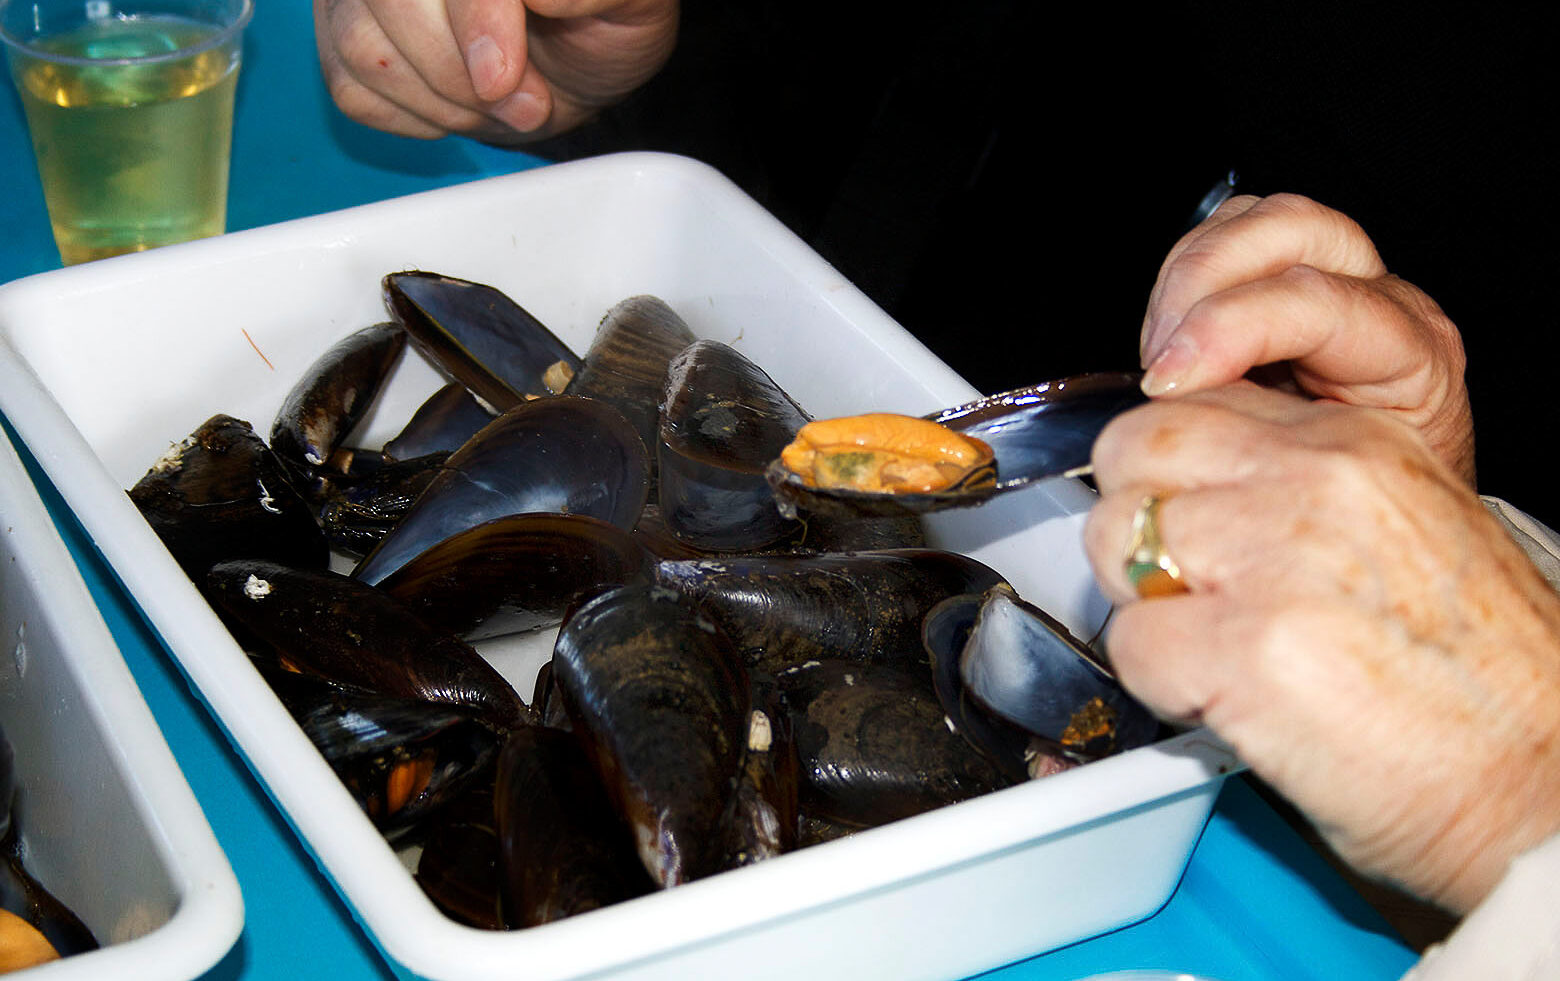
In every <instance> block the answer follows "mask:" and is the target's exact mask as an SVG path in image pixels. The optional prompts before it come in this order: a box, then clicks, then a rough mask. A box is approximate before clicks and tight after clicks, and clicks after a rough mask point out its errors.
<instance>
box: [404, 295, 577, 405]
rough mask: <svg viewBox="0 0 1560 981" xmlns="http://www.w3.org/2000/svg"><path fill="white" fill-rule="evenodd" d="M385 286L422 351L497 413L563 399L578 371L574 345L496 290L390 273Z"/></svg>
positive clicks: (407, 331) (415, 343) (413, 340)
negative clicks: (548, 397)
mask: <svg viewBox="0 0 1560 981" xmlns="http://www.w3.org/2000/svg"><path fill="white" fill-rule="evenodd" d="M383 285H384V296H385V305H386V306H387V307H389V309H390V313H391V315H392V316H394V317H395V319H396V321H397V322H398V323H399V324H400V325H401V326H402V327H404V328H405V329H406V333H407V335H408V336H409V337H410V338H411V340H412V343H413V344H414V345H415V346H416V347H417V348H418V350H420V351H422V352H423V353H424V354H425V355H427V357H428V358H429V359H430V360H431V361H433V362H434V363H435V364H438V365H439V366H441V367H442V368H444V369H445V370H446V371H447V372H449V373H450V375H452V376H453V377H454V378H455V379H456V380H458V381H460V382H461V383H462V384H464V385H465V386H466V387H467V388H469V389H470V390H471V391H472V393H473V394H475V395H476V396H477V397H478V398H480V399H481V400H482V401H484V402H486V403H487V404H488V405H490V406H492V407H493V409H494V410H495V411H498V412H502V411H504V410H505V409H509V408H512V407H514V406H516V405H519V404H520V403H521V402H523V401H525V400H526V399H527V398H535V397H537V396H541V395H553V394H559V393H562V392H563V390H564V389H565V388H567V387H568V384H569V381H570V379H572V378H573V377H574V374H575V372H577V371H579V368H580V358H579V356H578V355H577V354H575V353H574V352H573V351H571V350H570V349H569V346H568V345H567V344H565V343H563V342H562V341H561V340H559V339H558V338H557V336H555V335H554V334H553V333H552V331H550V330H548V329H547V327H546V326H545V325H544V324H542V322H541V321H539V320H537V319H536V318H535V317H533V316H532V315H531V314H530V313H529V312H528V311H527V310H526V309H525V308H524V307H522V306H520V304H518V303H516V302H515V301H514V300H512V299H510V297H509V296H508V295H507V294H505V293H503V292H501V291H500V290H497V289H494V288H493V287H491V286H487V285H484V284H482V283H473V282H470V281H469V280H464V279H457V278H455V277H454V276H443V275H440V274H438V273H432V272H425V271H413V272H401V273H391V274H390V275H388V276H386V277H385V278H384V283H383Z"/></svg>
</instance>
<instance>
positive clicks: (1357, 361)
mask: <svg viewBox="0 0 1560 981" xmlns="http://www.w3.org/2000/svg"><path fill="white" fill-rule="evenodd" d="M1141 347H1142V359H1143V364H1144V366H1145V367H1146V368H1147V369H1148V370H1147V374H1146V376H1145V378H1144V389H1145V391H1147V392H1148V393H1149V394H1151V395H1164V396H1170V397H1175V396H1179V395H1182V394H1185V393H1188V392H1195V391H1200V390H1204V389H1208V388H1212V387H1215V386H1218V385H1223V384H1225V383H1227V382H1230V381H1234V380H1235V379H1237V378H1240V377H1242V376H1243V375H1245V374H1246V373H1247V372H1248V371H1250V370H1251V369H1252V368H1255V367H1259V366H1263V365H1271V364H1279V363H1284V364H1287V366H1288V368H1289V370H1290V372H1291V373H1292V377H1293V382H1294V384H1295V386H1296V387H1297V388H1298V390H1299V391H1301V392H1304V393H1305V394H1307V395H1309V396H1311V397H1313V398H1324V399H1333V400H1336V401H1339V402H1346V403H1349V404H1351V405H1361V406H1369V407H1372V408H1378V409H1386V410H1388V411H1390V412H1391V413H1393V414H1394V415H1396V416H1397V417H1398V418H1400V419H1402V420H1404V421H1405V422H1407V423H1409V424H1410V425H1412V426H1414V427H1415V428H1416V429H1419V430H1420V431H1421V432H1422V433H1423V434H1424V436H1425V439H1426V440H1427V441H1428V442H1429V444H1430V446H1431V447H1432V448H1433V449H1434V450H1435V452H1436V453H1437V454H1438V455H1440V457H1441V458H1442V459H1443V460H1444V461H1446V463H1447V464H1448V465H1450V466H1451V467H1452V469H1453V471H1454V472H1456V473H1457V474H1458V475H1459V476H1460V477H1461V478H1462V479H1463V480H1464V481H1466V482H1467V483H1468V484H1469V485H1470V486H1471V485H1472V484H1473V480H1474V463H1473V421H1472V416H1471V413H1470V411H1469V407H1468V393H1467V390H1466V388H1464V386H1463V367H1464V356H1463V348H1462V340H1461V338H1460V336H1459V335H1458V332H1457V328H1456V327H1455V326H1454V325H1453V324H1452V322H1451V321H1450V320H1449V319H1447V317H1446V315H1445V314H1444V313H1442V311H1441V309H1440V307H1439V306H1437V305H1436V303H1435V301H1433V300H1431V299H1430V298H1429V297H1428V296H1426V295H1425V294H1424V293H1422V292H1421V291H1420V290H1418V289H1417V288H1416V287H1414V286H1413V285H1411V284H1409V283H1407V282H1404V281H1403V280H1401V279H1399V278H1397V277H1396V276H1393V275H1391V274H1389V273H1388V272H1387V270H1386V267H1385V265H1383V263H1382V261H1381V258H1380V257H1379V256H1378V255H1377V254H1376V249H1375V246H1374V245H1373V244H1372V243H1371V241H1370V239H1369V238H1367V237H1366V235H1365V233H1364V232H1363V231H1362V230H1361V229H1360V227H1359V226H1358V225H1356V224H1355V223H1354V222H1353V221H1352V220H1351V219H1349V218H1348V217H1346V216H1345V215H1342V214H1340V213H1338V212H1336V211H1333V210H1332V209H1330V208H1326V207H1324V206H1322V205H1320V204H1317V203H1316V202H1314V201H1311V200H1309V199H1307V198H1304V197H1299V196H1297V195H1291V194H1280V195H1274V196H1272V197H1267V198H1255V197H1251V196H1249V195H1246V196H1239V197H1235V198H1231V199H1230V200H1229V201H1226V202H1225V203H1224V204H1223V205H1222V206H1220V208H1219V209H1218V210H1217V211H1215V212H1214V214H1213V215H1212V216H1211V217H1209V219H1208V220H1207V221H1205V222H1203V223H1202V224H1201V225H1199V226H1198V227H1197V228H1195V229H1193V230H1192V231H1191V232H1189V233H1187V234H1186V235H1185V236H1184V237H1183V238H1182V239H1181V240H1180V241H1179V242H1177V243H1176V245H1175V247H1174V248H1173V249H1171V251H1170V254H1169V256H1168V257H1167V258H1166V260H1165V263H1164V265H1163V267H1162V268H1161V269H1160V273H1159V278H1158V280H1157V282H1156V283H1155V285H1154V289H1153V292H1152V294H1151V295H1150V298H1149V303H1148V311H1147V314H1146V316H1145V318H1144V322H1143V333H1142V342H1141Z"/></svg>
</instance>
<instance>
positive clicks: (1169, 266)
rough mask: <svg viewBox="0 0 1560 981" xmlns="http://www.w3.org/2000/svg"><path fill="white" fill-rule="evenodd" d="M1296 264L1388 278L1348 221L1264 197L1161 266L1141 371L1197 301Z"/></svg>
mask: <svg viewBox="0 0 1560 981" xmlns="http://www.w3.org/2000/svg"><path fill="white" fill-rule="evenodd" d="M1232 210H1233V209H1232ZM1217 214H1218V213H1217V212H1215V215H1216V216H1217ZM1295 265H1307V266H1314V267H1316V268H1318V269H1321V270H1324V271H1326V272H1332V273H1340V274H1343V275H1348V276H1360V277H1365V278H1374V277H1378V276H1382V275H1385V273H1386V268H1385V267H1384V266H1383V265H1382V263H1381V258H1380V257H1379V256H1378V255H1377V254H1376V249H1375V247H1374V246H1373V245H1372V244H1371V242H1370V239H1369V238H1367V237H1366V236H1365V233H1364V232H1363V231H1362V230H1361V229H1360V227H1359V226H1358V225H1356V224H1355V223H1354V221H1353V220H1352V219H1350V218H1348V217H1347V216H1346V215H1343V214H1341V213H1339V212H1337V211H1333V210H1332V209H1331V208H1327V207H1325V206H1323V205H1321V204H1318V203H1316V202H1314V201H1311V200H1310V199H1308V198H1303V197H1300V196H1298V195H1290V194H1278V195H1273V196H1271V197H1267V198H1262V199H1261V200H1259V201H1257V202H1255V203H1253V204H1251V205H1250V206H1249V207H1244V208H1243V210H1240V211H1239V213H1237V214H1233V215H1232V216H1230V217H1229V218H1227V219H1225V220H1222V221H1219V222H1217V223H1212V224H1207V225H1206V227H1204V226H1199V229H1197V230H1195V231H1194V232H1193V234H1192V236H1190V237H1189V240H1184V247H1182V248H1181V250H1180V251H1179V252H1174V253H1172V256H1171V258H1170V259H1168V260H1167V261H1166V262H1165V264H1164V266H1163V267H1161V269H1160V272H1159V277H1158V279H1157V280H1156V282H1155V283H1154V288H1153V290H1152V291H1151V292H1150V294H1149V303H1148V312H1147V316H1146V317H1145V320H1144V327H1143V344H1142V356H1143V364H1144V365H1145V366H1146V365H1148V364H1151V363H1153V361H1154V359H1155V358H1157V357H1158V356H1159V355H1160V353H1161V352H1162V351H1163V350H1164V349H1165V347H1166V346H1167V345H1168V344H1169V343H1170V340H1171V335H1172V334H1173V333H1174V331H1175V328H1176V327H1177V325H1179V323H1180V322H1181V318H1183V317H1184V316H1185V315H1186V312H1187V311H1188V310H1189V309H1191V307H1192V305H1193V304H1195V303H1196V302H1197V301H1198V300H1200V299H1202V298H1203V297H1205V296H1208V295H1210V294H1212V293H1217V292H1219V291H1221V290H1224V289H1228V288H1230V287H1232V286H1234V285H1236V284H1238V283H1242V282H1247V281H1250V280H1254V279H1261V278H1264V277H1266V276H1271V275H1275V274H1277V273H1278V272H1280V271H1282V270H1284V269H1286V268H1288V267H1290V266H1295Z"/></svg>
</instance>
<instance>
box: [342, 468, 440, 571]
mask: <svg viewBox="0 0 1560 981" xmlns="http://www.w3.org/2000/svg"><path fill="white" fill-rule="evenodd" d="M448 457H449V454H448V453H430V454H428V455H427V456H420V457H416V458H414V459H410V460H394V459H390V458H388V457H385V458H383V459H382V465H381V466H378V467H376V468H375V469H373V470H372V471H371V472H369V473H366V474H364V475H363V476H361V477H358V478H357V479H354V480H350V481H345V480H341V481H332V482H331V483H332V487H331V489H330V491H329V493H328V494H327V495H326V497H325V499H324V500H323V501H322V502H321V503H320V506H319V523H320V527H321V528H322V529H324V531H325V537H326V538H327V539H328V540H329V541H330V544H331V547H332V548H335V549H337V550H338V551H341V552H344V553H345V554H347V555H355V556H357V557H359V558H362V557H363V556H365V555H367V554H368V553H369V552H372V551H373V550H374V549H375V547H377V546H378V545H379V543H380V542H382V541H384V538H385V536H386V535H388V534H390V532H391V530H392V529H394V528H395V526H396V525H398V524H400V523H401V519H402V518H404V517H406V512H408V511H410V510H411V508H412V505H413V504H415V503H416V501H417V498H419V497H421V496H422V492H423V491H424V490H426V489H427V488H428V485H429V484H430V483H432V482H433V479H434V478H435V477H437V476H438V475H439V471H440V468H441V467H442V466H443V465H444V461H445V460H446V459H448Z"/></svg>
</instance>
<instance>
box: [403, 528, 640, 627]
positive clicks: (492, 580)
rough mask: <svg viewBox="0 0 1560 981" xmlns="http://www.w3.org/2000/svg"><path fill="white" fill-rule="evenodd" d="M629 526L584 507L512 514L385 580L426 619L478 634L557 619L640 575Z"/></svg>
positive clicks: (435, 624) (443, 546)
mask: <svg viewBox="0 0 1560 981" xmlns="http://www.w3.org/2000/svg"><path fill="white" fill-rule="evenodd" d="M648 566H649V556H648V555H647V553H646V552H645V550H644V548H643V546H641V545H640V544H639V541H638V540H637V539H636V538H635V537H634V536H633V535H632V534H630V533H629V532H627V531H624V530H623V529H621V528H619V527H617V526H616V525H613V524H609V523H608V522H605V521H602V520H600V519H598V518H592V517H589V516H587V515H581V514H514V515H508V516H506V517H502V518H494V519H493V520H492V521H487V522H484V523H482V524H480V525H478V526H476V527H475V528H472V529H470V530H468V531H464V532H461V533H459V534H456V535H453V536H451V537H450V538H446V539H445V540H444V541H442V542H440V543H439V544H437V545H435V546H433V547H432V548H430V549H428V550H427V551H425V552H423V553H422V554H420V555H418V556H417V557H416V558H414V559H412V560H411V561H410V562H408V563H406V564H405V565H403V566H401V568H399V569H397V570H396V571H395V572H393V573H391V574H390V575H389V576H386V577H385V578H384V579H383V580H382V581H381V582H380V584H379V586H380V588H381V589H383V590H384V591H385V592H387V593H389V594H390V595H391V596H393V597H395V598H396V599H398V600H400V601H401V602H402V603H404V604H405V605H406V607H407V609H409V610H411V611H412V612H413V613H415V614H417V615H418V616H420V617H422V618H423V619H424V620H425V621H427V622H428V624H429V626H432V627H435V628H438V629H440V630H446V631H449V632H450V633H453V634H456V635H458V636H461V637H463V638H465V639H466V640H480V639H482V638H485V637H496V636H499V635H501V634H510V633H519V632H521V631H526V630H537V629H540V628H542V627H555V626H557V625H558V624H559V623H561V622H562V621H563V615H564V613H565V611H567V610H568V609H569V608H570V607H572V606H574V605H576V604H578V603H579V602H581V601H582V600H584V599H588V598H590V597H591V596H594V595H595V594H597V593H600V592H603V591H605V590H607V589H610V588H612V587H615V586H621V585H624V584H626V583H630V582H634V581H637V580H640V579H643V578H645V577H646V575H647V571H646V570H647V568H648Z"/></svg>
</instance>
